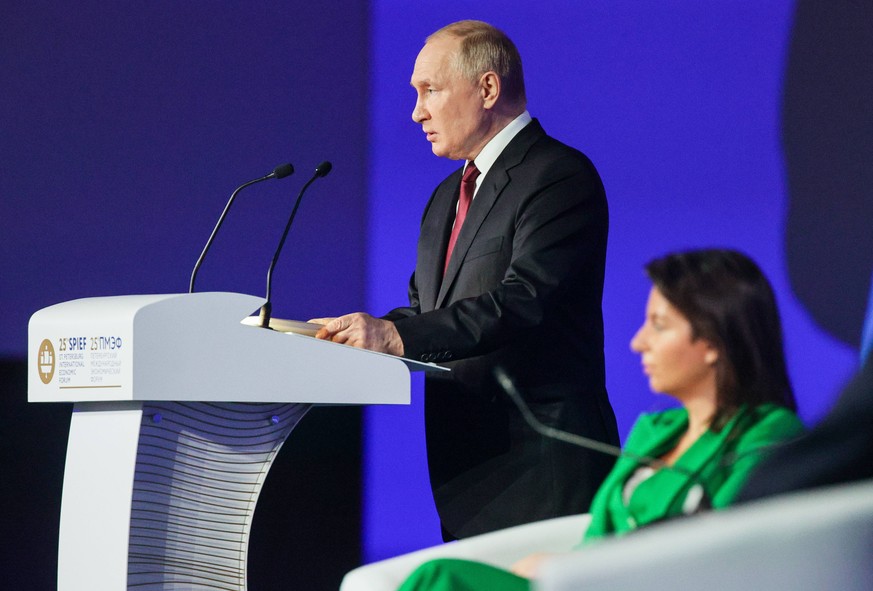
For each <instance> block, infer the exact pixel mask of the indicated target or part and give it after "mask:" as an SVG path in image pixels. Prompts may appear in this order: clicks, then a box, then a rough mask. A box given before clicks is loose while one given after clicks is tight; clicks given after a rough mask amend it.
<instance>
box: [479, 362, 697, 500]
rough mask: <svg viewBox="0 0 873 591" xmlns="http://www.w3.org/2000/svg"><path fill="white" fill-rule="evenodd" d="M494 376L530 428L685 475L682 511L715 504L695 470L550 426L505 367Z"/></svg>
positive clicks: (555, 437) (498, 368)
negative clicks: (687, 482) (688, 487)
mask: <svg viewBox="0 0 873 591" xmlns="http://www.w3.org/2000/svg"><path fill="white" fill-rule="evenodd" d="M494 377H495V378H496V379H497V382H498V383H499V384H500V387H501V388H503V390H504V391H505V392H506V393H507V394H508V395H509V397H510V398H511V399H512V402H513V403H514V404H515V406H516V407H517V408H518V410H519V412H520V413H521V416H522V417H523V418H524V420H525V422H526V423H527V424H528V425H529V426H530V428H531V429H533V430H534V431H536V432H537V433H539V434H540V435H542V436H544V437H548V438H549V439H555V440H557V441H563V442H564V443H569V444H570V445H575V446H577V447H581V448H583V449H587V450H591V451H596V452H599V453H604V454H607V455H610V456H614V457H616V458H629V459H631V460H633V461H634V462H636V463H638V464H641V465H644V466H648V467H650V468H653V469H655V470H667V471H671V472H676V473H678V474H682V475H683V476H685V477H686V478H688V479H689V480H691V482H693V483H694V484H693V485H692V487H691V490H689V491H688V497H687V498H686V503H685V506H684V507H683V514H685V515H692V514H694V513H698V512H700V511H702V510H704V509H710V508H711V507H712V504H711V501H710V498H709V495H708V493H707V491H706V488H705V487H704V486H703V483H701V482H700V479H699V478H698V477H697V475H696V474H694V473H693V472H689V471H688V470H685V469H683V468H680V467H678V466H673V465H670V464H668V463H667V462H665V461H664V460H661V459H659V458H653V457H650V456H642V455H639V454H635V453H632V452H629V451H626V450H623V449H621V448H620V447H618V446H615V445H610V444H608V443H603V442H602V441H597V440H596V439H591V438H589V437H583V436H582V435H577V434H576V433H569V432H567V431H563V430H561V429H556V428H554V427H550V426H549V425H546V424H544V423H543V422H542V421H540V420H539V419H538V418H536V416H534V414H533V412H531V410H530V407H528V405H527V404H526V403H525V401H524V399H523V398H522V396H521V392H519V390H518V388H517V387H516V385H515V381H514V380H513V379H512V378H511V377H510V376H509V374H508V373H507V372H506V370H504V369H503V368H502V367H500V366H498V367H495V368H494Z"/></svg>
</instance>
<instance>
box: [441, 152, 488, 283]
mask: <svg viewBox="0 0 873 591" xmlns="http://www.w3.org/2000/svg"><path fill="white" fill-rule="evenodd" d="M478 176H479V169H478V168H476V165H475V164H474V163H473V162H470V163H469V164H467V168H466V169H465V170H464V176H462V177H461V196H460V197H459V198H458V213H457V214H456V215H455V225H454V226H452V234H451V236H449V247H448V248H447V249H446V264H445V266H444V267H443V275H445V273H446V269H448V268H449V260H450V259H451V258H452V250H454V248H455V242H457V241H458V234H460V233H461V226H463V225H464V220H465V219H466V218H467V210H469V209H470V203H471V202H472V201H473V193H475V192H476V178H477V177H478Z"/></svg>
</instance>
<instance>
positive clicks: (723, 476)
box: [583, 404, 803, 543]
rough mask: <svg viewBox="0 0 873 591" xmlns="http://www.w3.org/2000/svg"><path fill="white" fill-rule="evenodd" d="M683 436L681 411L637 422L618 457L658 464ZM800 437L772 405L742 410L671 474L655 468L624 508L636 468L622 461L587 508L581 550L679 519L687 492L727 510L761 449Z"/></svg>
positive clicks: (785, 413)
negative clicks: (696, 489)
mask: <svg viewBox="0 0 873 591" xmlns="http://www.w3.org/2000/svg"><path fill="white" fill-rule="evenodd" d="M687 428H688V413H687V411H686V410H685V409H684V408H676V409H671V410H667V411H664V412H659V413H651V414H643V415H641V416H640V418H639V419H637V422H636V423H635V424H634V427H633V429H632V430H631V433H630V435H629V436H628V439H627V442H626V443H625V447H624V451H625V452H626V453H629V454H633V455H637V456H646V457H650V458H657V457H660V456H662V455H663V454H665V453H667V452H668V451H670V450H671V449H672V448H673V447H675V445H676V442H677V441H678V439H679V437H680V436H681V435H682V434H683V433H684V432H685V430H686V429H687ZM802 432H803V425H802V423H801V422H800V419H798V418H797V415H796V414H794V413H793V412H791V411H790V410H788V409H786V408H783V407H780V406H776V405H772V404H766V405H761V406H758V407H756V408H754V409H749V408H746V407H743V408H741V409H740V410H739V411H738V412H737V413H736V414H735V415H734V416H733V417H732V418H731V420H730V421H729V422H728V423H727V424H726V425H725V426H724V428H723V429H721V431H719V432H717V433H716V432H715V431H712V430H708V431H706V432H704V433H703V435H701V436H700V438H698V440H697V441H695V442H694V444H693V445H692V446H691V447H690V448H689V449H688V450H687V451H686V452H685V453H684V454H682V456H681V457H680V458H679V459H678V460H677V461H676V463H675V464H674V468H675V469H674V470H670V469H666V468H662V469H660V470H658V471H657V472H656V473H655V474H654V475H652V476H651V477H650V478H648V479H646V480H644V481H643V482H641V483H640V484H639V486H637V488H636V489H635V490H634V491H633V494H632V495H631V497H630V499H629V503H628V504H627V505H625V502H624V500H623V498H622V496H623V495H622V492H623V489H624V486H625V483H626V482H627V480H628V478H629V477H630V476H631V475H632V474H633V473H634V471H636V469H637V468H639V466H640V464H639V463H638V462H636V461H634V460H632V459H630V458H629V457H623V458H620V459H619V460H618V461H617V462H616V464H615V467H614V468H613V469H612V472H610V473H609V476H607V477H606V480H605V481H604V482H603V484H602V485H601V487H600V489H599V490H598V491H597V495H596V496H595V497H594V500H593V501H592V503H591V524H590V525H589V527H588V530H587V531H586V532H585V537H584V540H583V543H584V542H588V541H590V540H595V539H598V538H601V537H603V536H606V535H621V534H623V533H626V532H628V531H631V530H634V529H636V528H638V527H641V526H644V525H647V524H651V523H654V522H657V521H660V520H662V519H666V518H669V517H676V516H679V515H682V514H683V513H684V511H683V505H684V504H685V500H686V497H687V496H688V493H689V490H690V489H691V488H692V487H693V486H694V485H695V484H700V485H702V486H703V489H704V491H705V493H706V498H707V499H708V500H709V502H710V503H711V505H712V507H713V508H715V509H719V508H723V507H726V506H727V505H730V504H731V502H732V501H733V500H734V497H735V496H736V494H737V492H739V489H740V487H741V486H742V485H743V484H744V483H745V481H746V479H747V478H748V476H749V473H750V472H751V471H752V470H753V469H754V467H755V466H756V465H757V464H758V463H759V462H760V461H761V460H762V459H763V456H764V455H765V453H766V451H767V450H768V448H769V447H770V446H772V445H774V444H777V443H780V442H784V441H786V440H788V439H792V438H794V437H796V436H798V435H800V434H801V433H802Z"/></svg>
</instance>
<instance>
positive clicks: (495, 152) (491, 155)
mask: <svg viewBox="0 0 873 591" xmlns="http://www.w3.org/2000/svg"><path fill="white" fill-rule="evenodd" d="M531 121H532V117H531V116H530V113H528V112H527V111H525V112H524V113H522V114H521V115H519V116H518V117H516V118H515V119H513V120H512V121H510V122H509V124H508V125H507V126H506V127H504V128H503V129H501V130H500V131H499V132H498V133H497V135H495V136H494V137H493V138H491V140H490V141H489V142H488V143H487V144H485V147H484V148H482V151H481V152H479V155H478V156H476V168H478V169H479V178H477V179H476V189H477V190H478V189H479V185H480V184H481V183H482V179H484V178H485V175H487V174H488V171H489V170H491V167H492V166H493V165H494V163H495V162H496V161H497V158H498V157H499V156H500V154H501V153H502V152H503V150H504V149H505V148H506V146H508V145H509V142H511V141H512V139H513V138H514V137H515V136H516V135H518V132H520V131H521V130H522V129H524V128H525V126H526V125H527V124H528V123H530V122H531ZM467 164H469V161H468V162H467V163H466V164H464V170H466V169H467Z"/></svg>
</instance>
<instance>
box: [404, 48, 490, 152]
mask: <svg viewBox="0 0 873 591" xmlns="http://www.w3.org/2000/svg"><path fill="white" fill-rule="evenodd" d="M459 45H460V40H459V39H457V38H454V37H437V38H436V39H433V40H431V41H430V42H428V43H427V44H425V46H424V47H423V48H422V50H421V51H420V52H419V54H418V57H417V58H416V60H415V68H414V69H413V71H412V79H411V80H410V84H412V87H413V88H415V91H416V93H417V98H416V101H415V109H414V110H413V111H412V120H413V121H415V122H416V123H421V127H422V129H423V130H424V132H425V133H426V134H427V140H428V141H429V142H430V143H431V148H432V149H433V153H434V154H436V155H437V156H442V157H445V158H450V159H452V160H460V159H466V160H472V159H473V158H475V157H476V156H477V155H478V154H479V152H480V151H481V150H482V147H483V146H484V145H485V144H486V143H487V142H488V139H489V137H488V135H487V134H488V122H487V111H486V110H485V108H484V107H483V98H482V93H481V92H480V89H479V87H478V86H476V85H475V84H473V83H471V82H470V81H469V80H467V79H465V78H463V77H462V76H461V74H460V72H458V71H457V70H456V69H455V68H454V67H452V64H451V61H452V56H453V55H454V54H455V52H456V51H457V50H458V47H459Z"/></svg>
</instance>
